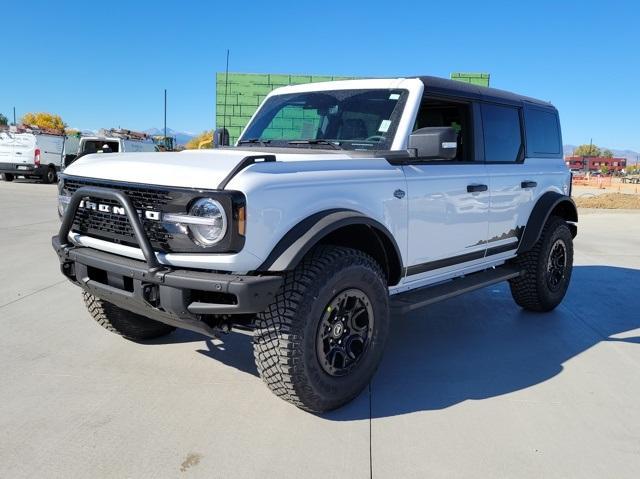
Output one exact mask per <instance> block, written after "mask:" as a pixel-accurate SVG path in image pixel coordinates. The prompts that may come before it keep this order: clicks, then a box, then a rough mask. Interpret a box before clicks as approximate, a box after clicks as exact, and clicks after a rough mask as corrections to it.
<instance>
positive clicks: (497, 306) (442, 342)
mask: <svg viewBox="0 0 640 479" xmlns="http://www.w3.org/2000/svg"><path fill="white" fill-rule="evenodd" d="M638 284H640V270H635V269H627V268H616V267H608V266H577V267H575V268H574V271H573V278H572V281H571V285H570V288H569V291H568V293H567V296H566V297H565V299H564V301H563V303H562V304H561V305H560V306H559V307H558V308H556V310H554V311H553V312H551V313H547V314H538V313H529V312H525V311H523V310H521V309H520V308H519V307H518V306H517V305H516V304H515V303H514V302H513V300H512V299H511V294H510V292H509V287H508V285H507V284H506V283H505V284H500V285H496V286H492V287H489V288H486V289H483V290H480V291H476V292H474V293H471V294H468V295H466V296H460V297H458V298H454V299H451V300H448V301H446V302H442V303H439V304H435V305H433V306H431V307H428V308H425V309H423V310H420V311H417V312H415V313H413V314H411V315H408V316H406V317H395V318H393V320H394V321H395V322H394V324H393V326H392V328H391V330H392V332H391V336H390V338H389V342H388V344H387V348H386V351H385V355H384V359H383V361H382V364H381V365H380V368H379V370H378V372H377V374H376V376H375V377H374V379H373V381H372V382H371V417H374V418H375V417H389V416H395V415H400V414H407V413H411V412H416V411H429V410H437V409H442V408H447V407H449V406H453V405H455V404H458V403H460V402H462V401H466V400H480V399H486V398H491V397H495V396H500V395H503V394H507V393H510V392H513V391H517V390H520V389H524V388H527V387H531V386H534V385H536V384H539V383H541V382H543V381H546V380H548V379H550V378H553V377H554V376H556V375H557V374H559V373H560V372H562V370H563V363H565V362H566V361H567V360H568V359H570V358H572V357H574V356H576V355H578V354H580V353H582V352H583V351H585V350H587V349H589V348H590V347H592V346H594V345H596V344H598V343H599V342H600V341H624V342H627V343H632V344H638V343H640V337H639V333H638V331H635V332H632V333H630V334H629V335H622V337H615V338H612V337H611V336H613V335H619V334H621V333H625V332H627V331H632V330H634V329H637V328H640V314H639V313H638V311H640V308H639V306H640V299H639V298H638V296H637V295H636V296H633V295H632V294H629V292H630V290H631V289H632V288H633V285H638ZM625 291H626V293H625ZM627 336H631V337H627ZM363 394H364V395H366V394H367V392H366V391H365V392H364V393H363ZM366 412H368V411H366ZM324 417H325V418H326V419H329V420H337V421H345V420H353V419H364V418H366V417H368V415H365V411H363V410H362V409H359V410H356V409H352V408H345V409H344V410H337V411H335V412H333V413H330V414H327V415H325V416H324Z"/></svg>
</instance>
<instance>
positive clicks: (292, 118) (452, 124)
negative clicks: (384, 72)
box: [52, 77, 578, 412]
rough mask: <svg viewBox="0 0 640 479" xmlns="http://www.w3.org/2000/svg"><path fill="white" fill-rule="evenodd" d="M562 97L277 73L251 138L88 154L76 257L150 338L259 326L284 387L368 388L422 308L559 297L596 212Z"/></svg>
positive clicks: (117, 311)
mask: <svg viewBox="0 0 640 479" xmlns="http://www.w3.org/2000/svg"><path fill="white" fill-rule="evenodd" d="M570 191H571V175H570V172H569V171H568V170H567V168H566V166H565V163H564V161H563V159H562V139H561V134H560V124H559V119H558V113H557V111H556V109H555V108H554V107H553V106H552V105H551V104H549V103H547V102H543V101H538V100H535V99H532V98H528V97H524V96H519V95H515V94H512V93H508V92H505V91H500V90H495V89H490V88H484V87H479V86H474V85H470V84H465V83H458V82H454V81H450V80H443V79H439V78H434V77H416V78H399V79H372V80H350V81H339V82H326V83H317V84H307V85H298V86H288V87H284V88H279V89H277V90H274V91H273V92H272V93H271V94H270V95H269V96H268V97H267V98H266V99H265V100H264V102H263V104H262V105H261V106H260V108H259V109H258V111H257V112H256V113H255V115H254V116H253V118H252V119H251V121H250V122H249V124H248V125H247V127H246V128H245V130H244V131H243V133H242V135H241V137H240V139H239V141H238V142H237V144H236V145H235V147H230V148H219V149H213V150H195V151H184V152H180V153H136V154H126V153H125V154H120V153H113V154H111V155H108V156H106V157H105V156H104V155H103V156H97V155H88V156H85V157H83V158H81V159H79V160H78V161H76V162H75V163H73V164H72V165H71V166H69V168H67V170H66V171H65V172H64V174H63V175H61V178H60V182H59V204H58V209H59V213H60V215H61V217H62V224H61V227H60V231H59V233H58V235H57V236H54V237H53V239H52V242H53V247H54V249H55V250H56V252H57V254H58V256H59V259H60V264H61V269H62V273H63V274H64V275H65V276H66V277H67V278H69V279H70V280H71V281H72V282H73V283H75V284H77V285H78V286H80V287H81V288H82V289H83V290H84V291H83V295H84V301H85V303H86V306H87V309H88V310H89V313H90V314H91V316H93V318H94V319H95V320H96V321H97V322H98V323H99V324H100V325H102V326H103V327H105V328H106V329H108V330H110V331H112V332H115V333H118V334H120V335H122V336H124V337H125V338H128V339H132V340H144V339H149V338H154V337H158V336H161V335H165V334H169V333H170V332H171V331H173V330H174V328H186V329H189V330H193V331H197V332H200V333H204V334H206V335H210V336H214V335H216V334H218V333H220V332H222V331H224V332H227V331H230V330H235V331H243V332H252V333H253V336H254V352H255V361H256V364H257V368H258V371H259V373H260V376H261V377H262V379H263V380H264V382H265V383H266V384H267V385H268V387H269V388H270V389H271V390H272V391H273V392H274V393H275V394H276V395H278V396H280V397H282V398H284V399H286V400H288V401H290V402H291V403H293V404H295V405H296V406H298V407H300V408H303V409H305V410H308V411H313V412H322V411H327V410H330V409H333V408H336V407H338V406H341V405H343V404H345V403H346V402H348V401H349V400H351V399H352V398H353V397H355V396H356V395H357V394H358V393H359V392H360V391H361V390H362V389H363V388H364V387H365V386H366V385H367V384H368V382H369V381H370V379H371V377H372V375H373V374H374V372H375V370H376V368H377V366H378V364H379V362H380V359H381V357H382V352H383V348H384V345H385V340H386V338H387V336H388V334H389V328H390V327H391V326H392V324H393V322H394V321H395V320H397V319H398V317H399V316H400V315H401V314H402V313H403V312H406V311H409V310H413V309H416V308H419V307H422V306H424V305H427V304H430V303H433V302H435V301H438V300H443V299H447V298H451V297H453V296H455V295H457V294H460V293H464V292H468V291H471V290H474V289H478V288H481V287H484V286H487V285H490V284H494V283H497V282H501V281H508V282H509V285H510V288H511V293H512V295H513V298H514V300H515V302H516V303H517V304H518V305H519V306H520V307H522V308H525V309H527V310H530V311H539V312H544V311H550V310H552V309H553V308H554V307H556V306H557V305H558V304H559V303H560V301H562V299H563V297H564V295H565V292H566V290H567V286H568V284H569V280H570V278H571V270H572V262H573V246H572V241H573V238H574V237H575V235H576V232H577V228H576V222H577V221H578V216H577V211H576V207H575V205H574V203H573V201H572V200H571V198H570V196H571V194H570Z"/></svg>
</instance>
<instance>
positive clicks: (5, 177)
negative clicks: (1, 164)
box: [2, 173, 14, 181]
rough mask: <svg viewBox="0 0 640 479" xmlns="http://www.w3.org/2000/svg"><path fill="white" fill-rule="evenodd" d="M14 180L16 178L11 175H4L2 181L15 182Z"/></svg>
mask: <svg viewBox="0 0 640 479" xmlns="http://www.w3.org/2000/svg"><path fill="white" fill-rule="evenodd" d="M13 178H14V176H13V174H11V173H2V179H3V180H4V181H13Z"/></svg>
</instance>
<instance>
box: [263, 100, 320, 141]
mask: <svg viewBox="0 0 640 479" xmlns="http://www.w3.org/2000/svg"><path fill="white" fill-rule="evenodd" d="M321 119H322V118H321V117H320V114H319V113H318V110H317V109H315V108H304V107H303V106H302V105H287V106H285V107H284V108H282V109H281V110H280V111H279V112H278V113H277V114H276V115H275V116H274V117H273V118H272V119H271V122H269V124H268V125H267V127H266V128H265V129H264V132H263V133H262V138H263V139H266V140H280V139H283V138H286V139H288V140H304V139H315V138H317V137H318V128H319V127H320V122H321Z"/></svg>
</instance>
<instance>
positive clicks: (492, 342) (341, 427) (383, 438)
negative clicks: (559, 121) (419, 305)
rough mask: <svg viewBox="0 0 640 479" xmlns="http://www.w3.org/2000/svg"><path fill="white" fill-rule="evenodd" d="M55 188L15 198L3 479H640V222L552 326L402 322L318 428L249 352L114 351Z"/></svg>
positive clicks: (524, 317)
mask: <svg viewBox="0 0 640 479" xmlns="http://www.w3.org/2000/svg"><path fill="white" fill-rule="evenodd" d="M55 197H56V187H55V186H53V185H43V184H37V183H26V182H14V183H4V182H0V214H1V217H2V222H1V223H0V245H1V246H2V248H1V250H0V365H1V366H2V367H1V368H0V477H3V478H22V477H25V478H26V477H29V478H31V477H64V478H75V477H78V478H86V477H114V478H124V477H131V478H147V477H150V478H151V477H152V478H159V477H206V478H212V477H221V478H223V477H224V478H230V477H278V478H285V477H292V478H300V477H305V478H315V477H322V478H330V477H335V478H343V477H350V478H366V477H371V475H373V477H376V478H387V477H388V478H399V477H402V478H410V477H415V478H425V477H436V478H440V477H446V478H457V477H460V478H463V477H465V478H466V477H475V478H481V477H482V478H483V477H491V478H539V477H544V478H603V477H611V478H617V479H621V478H637V477H640V300H639V299H638V297H639V294H638V293H640V289H639V287H638V285H640V250H638V244H639V243H638V240H639V239H640V213H639V212H593V211H589V212H584V214H582V215H581V221H580V224H579V236H578V238H577V241H576V258H575V260H576V261H575V262H576V267H575V269H574V277H573V281H572V284H571V286H570V289H569V293H568V296H567V298H566V299H565V301H564V303H563V304H562V305H561V306H560V307H559V308H558V309H556V311H554V312H553V313H550V314H546V315H536V314H530V313H525V312H522V311H521V310H520V309H518V308H517V307H516V306H515V304H514V303H513V301H512V300H511V297H510V295H509V293H508V290H507V288H506V287H505V285H499V286H496V287H490V288H487V289H484V290H481V291H477V292H475V293H472V294H469V295H467V296H464V297H460V298H457V299H454V300H449V301H447V302H443V303H440V304H437V305H434V306H432V307H429V308H428V309H424V310H422V311H418V312H416V313H414V314H412V315H411V316H408V317H404V318H400V317H399V318H397V321H396V323H395V327H394V328H393V331H392V336H391V339H390V343H389V346H388V348H387V351H386V355H385V359H384V361H383V363H382V365H381V367H380V370H379V372H378V373H377V375H376V376H375V378H374V380H373V381H372V383H371V386H370V391H365V392H364V393H363V394H361V395H360V396H359V397H358V398H357V399H356V400H355V401H354V402H353V403H351V404H350V405H348V406H347V407H345V408H342V409H341V410H339V411H336V412H333V413H331V414H328V415H324V416H314V415H311V414H308V413H304V412H302V411H299V410H298V409H296V408H295V407H293V406H291V405H289V404H287V403H285V402H283V401H281V400H279V399H277V398H275V397H274V396H273V395H272V394H271V393H270V392H269V391H268V390H267V388H266V387H265V386H263V385H262V383H261V381H260V379H259V378H258V377H257V373H256V370H255V367H254V365H253V359H252V354H251V344H250V338H248V337H246V336H239V335H229V336H226V337H223V338H222V341H212V340H209V339H207V338H205V337H202V336H199V335H197V334H194V333H190V332H186V331H179V332H176V333H174V334H172V335H171V336H169V337H168V338H165V339H163V340H160V341H154V342H152V343H146V344H137V343H132V342H128V341H125V340H123V339H122V338H120V337H118V336H116V335H113V334H109V333H108V332H107V331H105V330H103V329H102V328H100V327H99V326H97V325H96V324H94V323H93V322H92V320H91V319H90V318H89V316H88V314H87V313H86V312H85V310H84V307H83V304H82V301H81V298H80V292H79V290H78V288H76V287H74V286H72V285H70V284H68V283H67V282H66V281H65V280H63V279H62V277H61V275H60V273H59V271H58V262H57V259H56V257H55V254H54V253H53V251H52V250H51V247H50V237H51V235H52V234H53V233H54V232H55V231H56V229H57V227H58V225H59V223H58V219H57V214H56V204H55Z"/></svg>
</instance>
